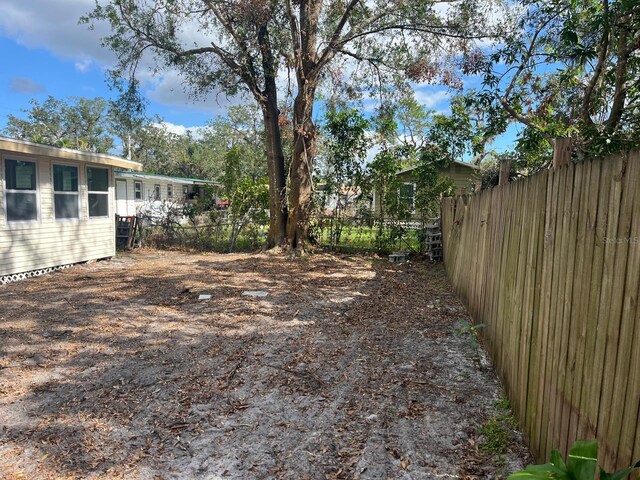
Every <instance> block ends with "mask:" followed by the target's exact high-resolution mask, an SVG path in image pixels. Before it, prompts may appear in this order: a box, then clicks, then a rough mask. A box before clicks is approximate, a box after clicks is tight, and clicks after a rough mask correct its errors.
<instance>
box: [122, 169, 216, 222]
mask: <svg viewBox="0 0 640 480" xmlns="http://www.w3.org/2000/svg"><path fill="white" fill-rule="evenodd" d="M115 175H116V213H117V214H118V215H120V216H123V217H125V216H130V215H136V214H137V213H139V210H140V208H141V207H143V206H144V205H148V204H149V203H151V202H155V201H161V202H162V201H170V202H177V203H185V202H188V201H189V200H194V199H196V198H204V195H205V189H204V188H203V187H204V186H205V185H217V183H216V182H213V181H211V180H201V179H197V178H182V177H168V176H166V175H156V174H152V173H138V172H116V174H115Z"/></svg>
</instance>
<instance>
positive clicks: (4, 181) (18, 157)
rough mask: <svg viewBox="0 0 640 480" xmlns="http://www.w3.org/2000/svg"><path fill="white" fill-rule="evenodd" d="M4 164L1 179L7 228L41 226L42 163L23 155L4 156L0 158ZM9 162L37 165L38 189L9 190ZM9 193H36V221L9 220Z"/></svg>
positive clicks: (0, 172) (0, 174) (2, 164)
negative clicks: (7, 166) (7, 165)
mask: <svg viewBox="0 0 640 480" xmlns="http://www.w3.org/2000/svg"><path fill="white" fill-rule="evenodd" d="M0 159H1V160H2V162H1V163H0V178H1V179H2V197H3V198H2V201H3V205H2V208H3V213H4V224H5V225H6V226H12V225H34V224H39V223H41V221H42V205H41V204H40V190H41V188H40V172H39V170H40V168H39V167H40V163H39V162H38V160H36V159H34V158H31V157H24V156H22V155H13V154H12V155H2V157H1V158H0ZM7 160H13V161H17V162H30V163H33V164H35V166H36V169H35V172H36V189H35V191H34V190H16V189H8V188H7V178H6V176H7V171H6V162H7ZM7 193H35V196H36V218H35V219H34V220H9V215H8V206H9V205H8V203H7Z"/></svg>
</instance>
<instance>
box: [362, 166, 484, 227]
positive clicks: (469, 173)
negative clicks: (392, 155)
mask: <svg viewBox="0 0 640 480" xmlns="http://www.w3.org/2000/svg"><path fill="white" fill-rule="evenodd" d="M415 169H416V167H411V168H406V169H404V170H401V171H399V172H398V173H396V175H397V177H398V179H399V180H400V182H401V183H402V185H401V188H402V191H401V195H402V197H403V198H404V199H405V200H406V202H407V203H409V204H413V203H414V201H415V194H416V181H415V178H414V171H415ZM479 171H480V167H478V166H477V165H473V164H471V163H466V162H459V161H457V160H456V161H453V162H451V164H450V165H449V166H448V167H447V168H444V169H442V170H441V171H440V173H441V174H443V175H445V176H447V177H449V178H450V179H451V181H452V182H453V185H454V188H455V190H454V194H455V195H463V194H468V193H472V192H474V191H476V190H479V189H480V177H479ZM373 202H374V206H375V207H374V208H375V211H376V213H379V212H380V196H379V195H376V194H375V192H374V200H373ZM415 216H417V214H416V215H414V217H415Z"/></svg>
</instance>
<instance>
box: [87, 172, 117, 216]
mask: <svg viewBox="0 0 640 480" xmlns="http://www.w3.org/2000/svg"><path fill="white" fill-rule="evenodd" d="M90 168H93V169H95V170H106V171H107V191H106V192H105V191H97V190H89V169H90ZM110 170H111V169H110V168H109V167H103V166H92V165H87V167H86V168H85V175H86V177H85V184H86V186H87V218H88V219H89V220H104V219H105V218H111V185H110V183H111V172H110ZM91 194H94V195H96V194H97V195H106V196H107V214H106V215H93V216H92V215H91V204H90V201H89V195H91Z"/></svg>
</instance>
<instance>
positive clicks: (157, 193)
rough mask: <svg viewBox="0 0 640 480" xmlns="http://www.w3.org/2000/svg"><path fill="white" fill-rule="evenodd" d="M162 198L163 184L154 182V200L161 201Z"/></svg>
mask: <svg viewBox="0 0 640 480" xmlns="http://www.w3.org/2000/svg"><path fill="white" fill-rule="evenodd" d="M161 200H162V186H161V185H160V184H159V183H154V184H153V201H154V202H159V201H161Z"/></svg>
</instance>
